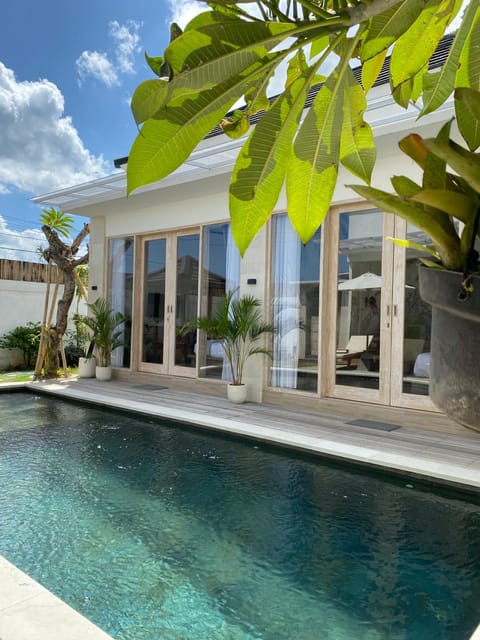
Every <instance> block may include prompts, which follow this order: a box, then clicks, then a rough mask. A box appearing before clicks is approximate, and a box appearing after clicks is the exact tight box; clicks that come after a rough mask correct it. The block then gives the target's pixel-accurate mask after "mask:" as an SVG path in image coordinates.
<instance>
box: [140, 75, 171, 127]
mask: <svg viewBox="0 0 480 640" xmlns="http://www.w3.org/2000/svg"><path fill="white" fill-rule="evenodd" d="M167 90H168V82H167V81H166V80H159V79H158V78H157V79H155V80H145V82H142V83H141V84H140V85H138V87H137V88H136V89H135V92H134V94H133V97H132V102H131V108H132V113H133V117H134V118H135V122H136V123H137V125H139V124H142V122H145V120H148V119H149V118H152V117H153V116H154V115H155V114H156V113H157V112H158V110H159V109H160V107H161V106H162V103H163V101H164V100H165V97H166V95H167Z"/></svg>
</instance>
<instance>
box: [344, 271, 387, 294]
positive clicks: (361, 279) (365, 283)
mask: <svg viewBox="0 0 480 640" xmlns="http://www.w3.org/2000/svg"><path fill="white" fill-rule="evenodd" d="M381 288H382V276H379V275H377V274H376V273H370V272H368V271H367V273H362V274H361V275H360V276H357V277H356V278H352V279H351V280H343V281H342V282H340V284H339V285H338V290H339V291H361V290H362V289H381Z"/></svg>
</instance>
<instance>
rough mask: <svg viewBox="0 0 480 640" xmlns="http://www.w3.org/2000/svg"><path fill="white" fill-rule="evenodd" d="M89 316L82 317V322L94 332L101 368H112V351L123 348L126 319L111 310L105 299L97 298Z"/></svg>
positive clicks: (90, 305) (90, 307) (93, 337)
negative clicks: (123, 326)
mask: <svg viewBox="0 0 480 640" xmlns="http://www.w3.org/2000/svg"><path fill="white" fill-rule="evenodd" d="M88 309H89V315H88V316H82V322H83V323H84V324H85V325H86V326H87V327H88V328H89V329H90V331H91V332H92V339H93V341H94V342H95V349H96V352H97V355H98V364H99V366H100V367H108V366H110V363H111V359H112V351H113V350H114V349H116V348H117V347H121V346H123V344H124V342H123V329H122V328H121V326H122V325H123V324H124V323H125V321H126V317H125V316H124V315H123V313H120V312H119V311H114V310H113V309H111V308H110V307H109V306H108V304H107V302H106V300H104V298H97V300H95V302H93V303H92V304H89V305H88Z"/></svg>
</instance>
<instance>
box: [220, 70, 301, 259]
mask: <svg viewBox="0 0 480 640" xmlns="http://www.w3.org/2000/svg"><path fill="white" fill-rule="evenodd" d="M310 73H311V72H310ZM307 80H308V73H306V72H304V73H303V75H302V76H300V77H297V79H296V80H295V81H294V82H292V83H291V84H290V85H289V87H288V89H287V90H286V91H285V92H284V93H283V94H281V95H280V96H279V97H278V98H277V99H276V100H275V102H274V104H273V105H272V107H271V109H270V110H269V111H268V112H267V113H266V114H265V115H264V116H263V117H262V119H261V120H260V121H259V123H258V124H257V125H256V127H255V129H254V130H253V131H252V133H251V135H250V137H249V139H248V140H247V142H246V143H245V145H244V146H243V148H242V150H241V151H240V154H239V156H238V158H237V161H236V163H235V167H234V169H233V173H232V179H231V183H230V213H231V218H232V232H233V236H234V238H235V242H236V244H237V246H238V248H239V250H240V253H241V254H242V255H243V253H244V252H245V250H246V249H247V247H248V245H249V244H250V242H251V240H252V239H253V237H254V236H255V234H256V233H257V232H258V230H259V229H260V228H261V227H262V226H263V224H264V223H265V222H266V220H267V219H268V217H269V216H270V213H271V211H272V210H273V208H274V206H275V204H276V202H277V200H278V196H279V193H280V190H281V188H282V185H283V183H284V179H285V170H286V166H287V162H288V158H289V155H290V152H291V147H292V140H293V137H294V135H295V132H296V130H297V127H298V123H299V120H300V116H301V113H302V110H303V107H304V104H305V99H306V92H307V89H308V82H307Z"/></svg>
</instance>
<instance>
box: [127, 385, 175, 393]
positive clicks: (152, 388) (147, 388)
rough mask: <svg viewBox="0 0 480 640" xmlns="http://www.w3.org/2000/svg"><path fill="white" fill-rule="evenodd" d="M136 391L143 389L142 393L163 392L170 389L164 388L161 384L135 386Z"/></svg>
mask: <svg viewBox="0 0 480 640" xmlns="http://www.w3.org/2000/svg"><path fill="white" fill-rule="evenodd" d="M132 387H133V388H134V389H141V390H142V391H162V390H163V389H168V387H162V386H161V385H159V384H133V385H132Z"/></svg>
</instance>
